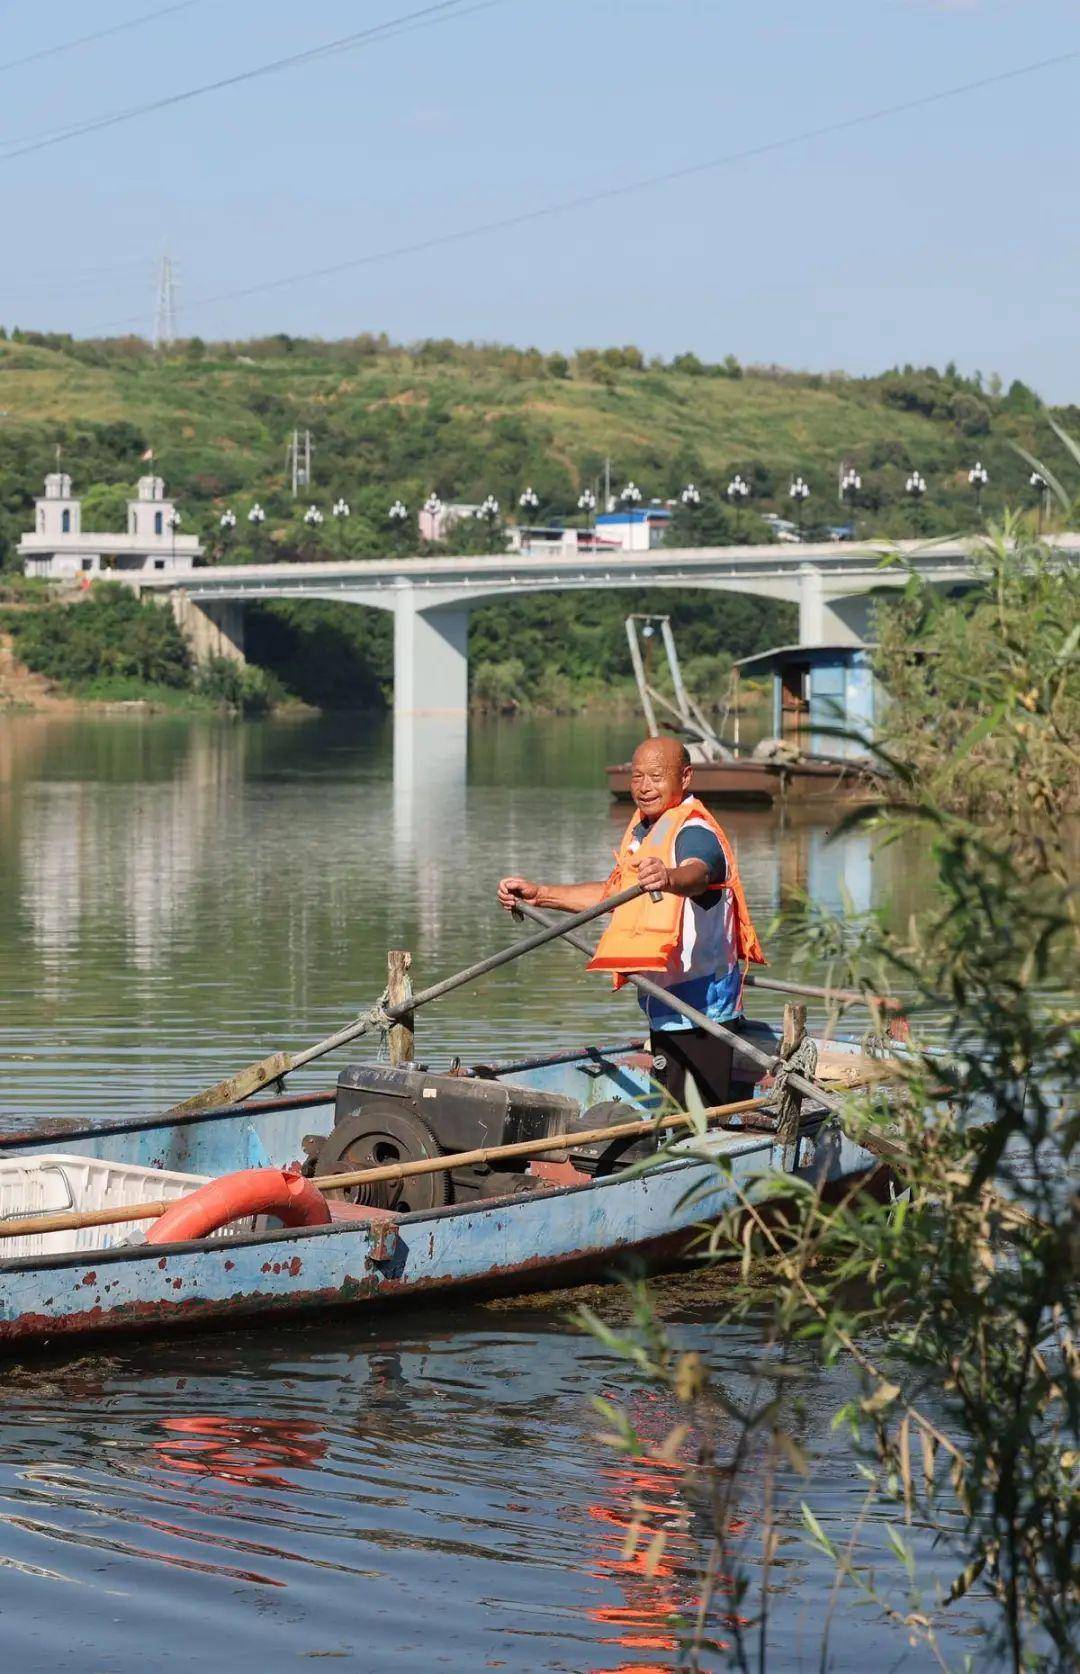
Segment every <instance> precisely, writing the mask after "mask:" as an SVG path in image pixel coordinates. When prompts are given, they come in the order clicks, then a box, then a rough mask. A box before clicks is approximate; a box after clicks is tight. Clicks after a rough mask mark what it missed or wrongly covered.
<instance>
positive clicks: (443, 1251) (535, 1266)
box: [0, 1063, 880, 1352]
mask: <svg viewBox="0 0 1080 1674" xmlns="http://www.w3.org/2000/svg"><path fill="white" fill-rule="evenodd" d="M578 1069H579V1071H580V1064H579V1065H578ZM572 1072H573V1066H572V1065H568V1066H563V1067H561V1068H560V1070H559V1071H558V1072H557V1073H556V1072H550V1073H549V1074H548V1075H547V1076H546V1077H545V1080H546V1083H547V1085H548V1086H549V1087H550V1086H551V1085H552V1081H553V1079H556V1080H558V1079H560V1078H561V1083H562V1084H563V1085H568V1084H570V1085H574V1086H575V1091H576V1093H577V1094H578V1095H579V1096H580V1094H581V1092H582V1087H581V1084H580V1079H579V1081H578V1082H576V1083H575V1082H573V1079H572ZM515 1079H520V1080H522V1081H524V1080H525V1079H526V1077H525V1076H521V1077H518V1078H515ZM536 1079H537V1078H533V1084H534V1085H535V1084H536ZM615 1083H617V1084H618V1085H619V1087H620V1089H621V1091H622V1095H623V1097H624V1098H625V1097H627V1095H628V1093H629V1092H630V1090H631V1089H632V1090H633V1093H634V1094H635V1095H636V1097H635V1102H637V1103H638V1104H639V1105H641V1106H648V1105H649V1103H650V1094H649V1091H648V1087H647V1083H646V1080H645V1077H644V1074H643V1073H642V1072H641V1071H640V1069H638V1068H637V1067H636V1066H635V1065H633V1064H630V1063H622V1064H618V1065H609V1066H608V1067H607V1068H605V1069H603V1070H602V1071H601V1072H600V1073H599V1074H598V1073H596V1072H595V1070H591V1071H590V1074H589V1077H588V1102H590V1103H595V1102H600V1100H601V1099H603V1098H609V1097H611V1096H612V1087H613V1084H615ZM310 1125H311V1116H310V1112H309V1111H308V1110H305V1109H301V1110H295V1109H292V1110H270V1111H268V1112H267V1113H265V1114H264V1113H262V1112H259V1111H257V1110H253V1107H251V1106H248V1107H246V1108H243V1109H241V1108H240V1107H237V1109H236V1110H235V1111H234V1112H225V1113H222V1114H221V1115H220V1116H216V1117H213V1118H207V1117H205V1116H202V1117H199V1118H195V1119H191V1120H188V1121H182V1122H180V1123H175V1122H174V1123H162V1122H157V1123H155V1122H146V1123H141V1124H131V1123H128V1124H123V1123H117V1124H114V1125H113V1126H112V1127H110V1128H109V1129H107V1130H101V1129H98V1130H93V1131H91V1130H84V1131H83V1132H81V1133H78V1132H75V1133H73V1132H71V1131H68V1132H67V1133H65V1135H64V1138H63V1149H64V1151H65V1152H67V1153H79V1152H82V1153H84V1154H89V1155H93V1156H96V1157H108V1158H109V1159H110V1160H112V1161H117V1162H135V1161H138V1162H143V1163H149V1164H151V1165H152V1166H155V1167H157V1168H162V1167H165V1168H177V1167H182V1168H187V1169H189V1170H193V1171H194V1170H198V1171H199V1172H203V1173H206V1174H220V1173H222V1172H228V1171H229V1170H231V1169H238V1168H247V1167H253V1166H256V1167H257V1166H260V1165H263V1166H265V1165H270V1164H273V1165H275V1166H279V1165H281V1164H283V1163H286V1162H289V1161H291V1160H295V1158H297V1157H298V1156H299V1155H300V1142H301V1139H302V1137H303V1134H304V1132H305V1131H306V1130H307V1128H308V1127H309V1126H310ZM50 1149H51V1150H55V1149H56V1138H55V1136H54V1135H52V1134H42V1133H36V1134H31V1135H23V1136H20V1137H17V1138H11V1137H9V1138H8V1139H6V1140H5V1141H4V1142H3V1145H2V1146H0V1155H4V1154H12V1153H17V1154H19V1155H26V1156H31V1157H32V1156H33V1155H34V1154H35V1152H36V1153H37V1154H39V1155H41V1154H45V1153H48V1152H49V1151H50ZM782 1167H783V1158H782V1156H781V1155H780V1152H779V1149H778V1147H777V1146H776V1145H775V1143H774V1142H773V1140H772V1139H771V1137H770V1136H769V1135H767V1134H761V1133H751V1132H731V1131H721V1132H715V1133H711V1134H709V1135H708V1136H707V1137H706V1138H704V1139H694V1140H688V1141H684V1142H683V1146H682V1147H681V1148H677V1155H676V1156H675V1157H673V1158H672V1159H671V1160H667V1161H664V1162H662V1163H660V1164H658V1165H657V1166H655V1167H653V1168H651V1169H649V1170H648V1171H647V1172H645V1173H640V1174H639V1173H632V1172H627V1173H614V1174H611V1175H608V1176H605V1177H603V1178H598V1179H594V1180H591V1181H588V1182H585V1183H582V1184H575V1185H569V1186H540V1187H538V1188H537V1189H535V1190H532V1191H528V1192H523V1193H519V1194H517V1195H515V1196H514V1197H510V1198H502V1199H487V1200H480V1201H478V1202H474V1203H469V1204H465V1205H460V1206H454V1205H452V1206H450V1207H447V1208H441V1209H435V1210H425V1211H421V1212H417V1213H412V1214H404V1215H393V1214H389V1213H386V1212H383V1214H382V1215H381V1216H380V1218H378V1219H376V1220H373V1221H364V1222H347V1223H344V1224H333V1225H330V1226H326V1227H314V1228H299V1229H284V1228H282V1229H278V1230H272V1231H268V1232H257V1233H248V1234H244V1235H241V1236H238V1237H229V1238H224V1239H223V1238H215V1239H200V1240H197V1241H193V1242H190V1243H183V1244H171V1245H146V1244H141V1243H136V1244H130V1245H124V1244H120V1245H118V1246H116V1247H113V1248H109V1249H102V1250H90V1251H80V1252H69V1253H65V1254H60V1255H54V1256H51V1257H42V1256H40V1255H39V1256H33V1257H22V1258H19V1259H15V1260H6V1261H5V1260H0V1345H4V1346H6V1347H7V1349H8V1351H9V1352H10V1351H11V1350H12V1349H15V1348H22V1347H25V1346H26V1345H28V1344H30V1343H43V1342H47V1341H56V1340H58V1339H65V1338H71V1337H79V1336H86V1335H96V1334H99V1333H109V1332H114V1331H124V1330H127V1331H132V1330H138V1331H149V1330H154V1331H170V1330H173V1329H180V1328H193V1327H221V1326H223V1325H229V1326H233V1325H236V1324H240V1323H245V1324H248V1323H256V1322H258V1321H266V1320H277V1319H287V1318H295V1317H297V1316H303V1315H309V1314H315V1313H317V1312H320V1311H324V1310H328V1309H335V1310H340V1309H355V1308H361V1307H362V1308H369V1307H374V1306H376V1305H402V1304H404V1303H406V1302H408V1301H410V1300H412V1299H416V1300H421V1299H423V1298H425V1297H427V1296H430V1295H432V1294H436V1295H437V1294H441V1293H445V1292H449V1291H455V1292H456V1291H461V1292H475V1291H482V1290H492V1289H515V1290H519V1291H529V1290H533V1289H541V1288H543V1287H544V1286H550V1285H552V1284H569V1283H572V1282H576V1281H577V1280H579V1279H582V1278H586V1277H596V1276H598V1275H603V1274H606V1273H611V1272H612V1271H613V1270H615V1269H616V1268H617V1267H618V1266H619V1264H620V1262H625V1261H626V1260H627V1259H628V1258H638V1259H640V1260H642V1261H644V1262H647V1263H649V1264H652V1265H657V1264H660V1263H663V1262H664V1261H667V1260H669V1259H671V1258H673V1257H675V1256H676V1255H677V1254H679V1253H680V1251H684V1250H685V1249H686V1246H687V1244H688V1243H689V1241H690V1240H692V1239H693V1237H694V1236H695V1233H696V1230H697V1229H698V1228H700V1227H701V1225H702V1224H703V1223H707V1222H709V1221H714V1220H715V1219H716V1218H717V1217H718V1216H720V1215H721V1214H723V1213H724V1212H725V1211H726V1210H728V1209H730V1208H732V1207H733V1206H734V1205H735V1204H736V1202H737V1189H736V1188H737V1187H738V1188H739V1189H742V1190H747V1189H751V1190H752V1189H753V1188H754V1187H755V1185H761V1184H762V1183H765V1182H767V1181H769V1180H770V1179H772V1178H774V1177H775V1175H776V1173H777V1171H778V1170H780V1169H782ZM879 1167H880V1165H879V1163H878V1159H877V1158H876V1157H874V1156H873V1155H871V1153H870V1152H868V1151H866V1150H863V1149H862V1148H860V1147H859V1146H856V1145H855V1144H853V1143H852V1141H851V1140H850V1139H848V1138H847V1137H846V1136H845V1135H844V1134H843V1133H842V1132H841V1130H840V1127H839V1125H838V1124H837V1123H836V1122H835V1120H834V1119H831V1118H826V1119H823V1121H822V1123H821V1125H820V1126H819V1127H818V1128H817V1130H816V1132H815V1133H814V1135H813V1137H806V1138H804V1139H803V1140H802V1141H801V1149H800V1155H799V1158H798V1160H797V1165H796V1171H797V1172H798V1173H799V1174H801V1175H802V1176H803V1177H804V1178H807V1179H816V1180H820V1181H822V1182H823V1183H825V1184H826V1186H833V1187H840V1186H843V1185H845V1184H847V1183H848V1182H850V1181H851V1180H853V1179H854V1178H856V1177H859V1176H866V1175H869V1174H870V1173H872V1172H873V1171H875V1170H877V1169H878V1168H879ZM0 1253H2V1246H0Z"/></svg>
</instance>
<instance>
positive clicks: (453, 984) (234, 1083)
mask: <svg viewBox="0 0 1080 1674" xmlns="http://www.w3.org/2000/svg"><path fill="white" fill-rule="evenodd" d="M642 894H644V891H643V890H642V888H641V886H640V884H634V885H633V887H632V888H631V889H624V890H622V891H620V893H619V894H618V895H609V896H608V898H607V899H606V900H605V901H601V902H600V903H599V904H598V905H597V906H595V907H586V908H585V909H584V911H582V912H580V913H571V914H570V916H569V917H568V918H565V919H561V920H558V921H554V920H550V919H544V920H543V921H542V922H543V923H544V926H545V928H544V929H543V930H542V931H539V932H538V933H537V934H536V935H535V936H524V937H522V939H521V940H520V941H517V942H515V943H514V944H513V946H512V947H504V948H503V949H502V950H501V951H500V952H499V953H492V954H490V955H489V956H488V958H487V959H480V960H478V961H477V963H476V964H475V965H467V966H466V968H465V969H464V970H463V971H458V972H457V973H456V975H454V976H450V977H444V978H443V980H442V982H436V983H433V984H432V985H431V987H430V988H422V989H421V990H420V992H419V993H418V994H413V995H412V996H411V998H409V999H408V1000H407V1001H405V1002H403V1003H402V1004H400V1005H388V1006H386V1007H385V1008H384V1007H383V1006H381V1005H376V1006H374V1007H373V1008H372V1009H371V1011H369V1012H364V1013H363V1014H362V1016H360V1017H358V1018H356V1020H355V1021H354V1022H352V1023H348V1024H346V1026H345V1028H343V1029H338V1030H336V1031H335V1032H334V1034H332V1035H327V1036H326V1038H325V1039H324V1040H320V1041H317V1042H316V1044H315V1045H314V1046H309V1047H306V1048H305V1049H304V1051H302V1052H274V1053H272V1054H271V1056H270V1057H268V1058H260V1059H259V1061H258V1063H255V1064H249V1065H248V1066H247V1068H246V1069H242V1070H240V1071H239V1072H238V1073H237V1074H236V1075H231V1076H229V1077H228V1079H227V1080H225V1081H219V1082H218V1083H217V1085H216V1086H215V1087H207V1088H206V1089H205V1091H204V1092H201V1093H195V1094H194V1095H193V1096H192V1097H191V1098H189V1099H184V1100H182V1102H181V1103H180V1104H174V1105H173V1106H172V1108H171V1109H169V1110H167V1111H166V1112H165V1115H166V1116H186V1115H190V1114H191V1113H192V1112H194V1111H199V1110H212V1109H213V1108H214V1107H215V1105H219V1104H237V1103H239V1101H240V1100H241V1099H247V1098H250V1097H251V1095H252V1093H257V1092H259V1091H260V1089H261V1088H263V1087H270V1086H272V1085H273V1084H274V1082H275V1081H280V1079H281V1077H282V1076H283V1075H287V1074H288V1073H289V1071H290V1070H296V1069H300V1067H301V1066H302V1065H303V1064H310V1063H314V1061H315V1059H316V1058H322V1057H324V1056H325V1054H326V1053H327V1052H334V1051H335V1050H336V1049H337V1048H338V1047H339V1046H347V1045H348V1043H349V1041H352V1040H356V1039H357V1038H358V1037H359V1036H360V1035H364V1034H367V1032H368V1030H369V1029H373V1028H380V1027H382V1026H383V1025H384V1024H385V1023H386V1022H387V1021H390V1022H396V1021H397V1020H398V1019H399V1018H401V1017H407V1016H408V1015H409V1014H410V1013H412V1012H414V1011H418V1010H419V1009H420V1007H421V1006H426V1005H430V1004H431V1002H432V1000H440V999H442V997H443V995H444V994H449V993H451V992H452V991H453V990H454V989H455V988H462V987H464V985H465V984H466V983H467V982H475V980H476V978H477V977H482V976H486V974H487V973H488V971H497V970H498V969H499V967H500V965H509V964H510V962H511V960H514V959H520V958H521V957H522V955H523V954H525V953H531V952H532V951H533V949H534V948H538V947H543V946H544V944H545V942H553V941H555V940H556V939H557V938H558V937H559V936H566V935H569V934H570V933H571V932H572V931H573V930H575V929H576V928H577V927H578V926H579V925H582V924H588V923H590V922H591V921H592V920H593V919H594V918H600V917H601V916H602V915H603V914H604V913H610V912H611V911H612V910H613V909H614V908H615V907H621V906H622V905H623V903H624V902H626V901H633V900H635V899H636V897H637V896H639V895H642Z"/></svg>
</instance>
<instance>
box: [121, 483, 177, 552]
mask: <svg viewBox="0 0 1080 1674" xmlns="http://www.w3.org/2000/svg"><path fill="white" fill-rule="evenodd" d="M136 492H137V494H138V499H137V500H129V501H128V508H127V512H128V526H127V532H128V534H129V535H138V537H139V539H140V540H141V541H142V540H149V538H150V537H151V536H152V535H170V534H172V533H174V528H173V513H174V511H175V506H174V504H173V502H172V501H171V500H166V498H165V482H164V479H163V478H162V477H140V478H139V482H138V487H137V490H136Z"/></svg>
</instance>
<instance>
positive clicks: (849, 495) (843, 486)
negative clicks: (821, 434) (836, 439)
mask: <svg viewBox="0 0 1080 1674" xmlns="http://www.w3.org/2000/svg"><path fill="white" fill-rule="evenodd" d="M861 488H862V478H861V477H860V475H859V473H858V471H857V470H856V469H855V467H854V465H849V466H848V468H847V470H846V471H845V472H844V473H843V474H842V476H841V478H840V498H841V500H842V501H843V502H844V503H845V504H846V505H847V506H848V507H849V509H850V511H851V533H852V537H854V535H855V496H856V495H857V494H858V493H859V491H860V489H861Z"/></svg>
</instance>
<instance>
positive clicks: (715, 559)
mask: <svg viewBox="0 0 1080 1674" xmlns="http://www.w3.org/2000/svg"><path fill="white" fill-rule="evenodd" d="M1055 544H1057V545H1058V546H1059V547H1060V548H1061V549H1062V550H1063V552H1066V553H1067V554H1068V556H1069V557H1070V558H1072V559H1074V560H1075V558H1076V556H1077V554H1080V534H1077V535H1062V536H1058V537H1056V540H1055ZM969 546H970V542H969V541H960V540H949V541H938V542H935V543H933V544H932V545H931V544H928V543H926V542H924V541H901V542H899V543H897V545H896V546H895V547H894V548H892V549H890V550H893V551H895V552H897V553H899V554H900V555H901V556H902V557H903V558H904V560H905V562H906V564H907V565H908V566H910V568H911V569H913V570H915V571H917V572H918V573H919V574H921V575H923V576H925V577H926V578H927V580H929V581H931V582H934V583H936V584H939V585H943V586H951V585H956V584H961V583H963V582H965V581H968V580H970V579H972V577H973V575H974V573H975V566H974V564H973V561H972V558H971V556H970V551H969ZM116 579H117V580H126V579H128V578H126V577H124V576H122V575H118V576H117V577H116ZM906 579H907V570H906V569H905V567H904V565H903V564H891V565H890V564H883V561H882V553H881V551H876V550H874V549H871V548H867V547H860V546H857V545H855V544H854V543H851V542H828V543H821V544H817V545H814V544H804V545H793V546H784V545H777V546H721V547H692V548H664V547H661V548H657V549H656V550H655V551H652V552H644V553H637V552H614V553H612V552H597V553H591V552H589V553H580V552H579V553H576V554H574V553H570V554H567V553H565V552H562V551H552V552H545V551H540V550H536V549H531V550H526V551H524V552H513V553H500V554H498V555H496V556H489V557H467V558H453V557H441V556H439V557H425V558H396V559H393V558H382V559H373V560H365V561H360V562H357V561H344V560H343V561H341V562H319V563H295V564H244V565H231V566H215V567H211V568H207V569H200V570H194V571H191V572H189V573H187V574H182V575H170V574H167V573H166V574H163V575H147V574H146V573H145V572H143V573H141V574H140V575H138V577H132V578H131V583H132V585H135V586H137V587H138V588H139V590H140V591H141V592H142V593H143V594H150V593H157V592H161V593H171V594H172V595H173V609H174V611H175V612H176V616H177V620H178V622H179V624H180V626H181V627H182V629H183V630H184V631H185V632H186V633H187V635H188V637H189V639H190V641H191V643H192V646H193V649H194V652H195V655H196V656H197V657H199V658H200V659H203V660H205V659H207V658H209V657H211V656H231V657H238V658H242V657H243V646H244V637H243V607H244V605H245V604H248V603H251V602H252V601H256V602H258V601H263V600H268V599H332V600H337V601H339V602H340V603H341V604H352V605H366V606H369V607H370V608H372V609H375V610H389V611H392V612H393V614H394V710H395V714H396V715H397V716H398V717H404V716H408V715H425V714H426V715H444V716H449V715H463V714H464V712H465V709H466V705H467V700H468V623H469V612H470V610H471V609H472V607H473V606H474V605H475V604H478V603H480V602H481V601H485V600H488V599H497V598H508V597H512V596H517V595H520V594H523V593H550V592H563V591H566V590H571V591H575V592H592V591H596V590H601V589H610V588H613V587H657V588H661V587H669V588H671V587H674V588H681V589H684V590H685V589H687V588H694V587H697V588H701V589H703V590H704V591H706V592H719V593H750V594H753V595H755V596H756V597H759V598H767V599H784V600H787V601H788V602H790V603H794V604H797V605H798V607H799V638H800V640H801V641H802V642H803V643H805V644H808V645H815V644H817V645H823V644H832V643H837V644H860V643H862V642H864V641H865V640H866V638H867V636H868V633H869V629H870V614H871V606H872V604H873V601H874V596H875V595H876V594H880V592H881V590H882V589H891V588H896V587H901V586H903V585H904V583H905V581H906Z"/></svg>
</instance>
